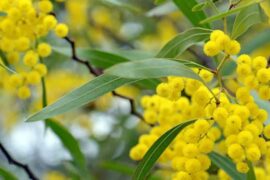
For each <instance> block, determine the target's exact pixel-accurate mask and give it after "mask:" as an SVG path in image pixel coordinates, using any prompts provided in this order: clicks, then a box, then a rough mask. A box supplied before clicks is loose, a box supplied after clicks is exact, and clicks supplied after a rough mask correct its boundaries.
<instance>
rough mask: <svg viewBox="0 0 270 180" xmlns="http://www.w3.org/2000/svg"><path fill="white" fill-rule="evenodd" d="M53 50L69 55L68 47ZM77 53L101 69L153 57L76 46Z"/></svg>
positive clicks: (146, 84) (152, 82)
mask: <svg viewBox="0 0 270 180" xmlns="http://www.w3.org/2000/svg"><path fill="white" fill-rule="evenodd" d="M53 50H54V51H55V52H57V53H59V54H62V55H64V56H67V57H71V49H70V48H60V47H54V48H53ZM77 53H78V56H79V57H80V58H82V59H84V60H88V61H89V62H90V63H91V64H92V65H93V66H95V67H97V68H102V69H106V68H109V67H111V66H113V65H115V64H119V63H123V62H128V61H131V60H133V59H130V58H131V57H132V58H134V57H136V58H137V60H140V59H145V58H148V57H153V56H152V55H151V54H148V53H147V52H141V51H125V53H126V54H124V52H122V51H120V52H116V53H115V52H114V53H111V52H106V51H100V50H95V49H89V48H78V49H77ZM119 54H121V55H119ZM0 65H1V64H0ZM159 82H160V81H159V80H157V79H144V80H142V81H138V82H137V83H136V85H138V86H139V87H142V88H146V89H155V88H156V86H157V85H158V84H159Z"/></svg>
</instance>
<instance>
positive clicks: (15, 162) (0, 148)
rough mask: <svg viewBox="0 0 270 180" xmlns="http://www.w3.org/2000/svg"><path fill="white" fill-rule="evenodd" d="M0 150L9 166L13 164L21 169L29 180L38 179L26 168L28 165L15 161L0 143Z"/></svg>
mask: <svg viewBox="0 0 270 180" xmlns="http://www.w3.org/2000/svg"><path fill="white" fill-rule="evenodd" d="M0 150H1V151H2V152H3V154H4V156H5V157H6V158H7V160H8V162H9V164H13V165H15V166H17V167H19V168H21V169H23V170H24V171H25V173H26V174H27V175H28V177H29V178H30V179H32V180H38V178H37V177H36V176H35V175H34V173H33V172H32V171H31V169H30V168H29V167H28V165H26V164H22V163H21V162H18V161H17V160H15V159H14V158H13V157H12V156H11V155H10V153H9V152H8V151H7V149H6V148H5V147H4V145H3V144H2V143H1V142H0Z"/></svg>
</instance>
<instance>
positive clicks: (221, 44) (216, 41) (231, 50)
mask: <svg viewBox="0 0 270 180" xmlns="http://www.w3.org/2000/svg"><path fill="white" fill-rule="evenodd" d="M240 49H241V46H240V44H239V43H238V42H237V41H236V40H231V39H230V37H229V36H228V35H227V34H225V33H224V32H223V31H220V30H215V31H213V33H211V36H210V41H208V42H207V43H206V44H205V45H204V49H203V50H204V53H205V54H206V55H207V56H215V55H217V54H218V53H220V51H224V52H225V53H226V54H229V55H235V54H238V53H239V51H240Z"/></svg>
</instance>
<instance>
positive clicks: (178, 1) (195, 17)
mask: <svg viewBox="0 0 270 180" xmlns="http://www.w3.org/2000/svg"><path fill="white" fill-rule="evenodd" d="M173 2H174V3H175V5H176V6H177V7H178V8H179V9H180V10H181V12H182V13H183V14H184V15H185V16H186V18H188V20H189V21H190V22H191V23H192V24H193V25H194V26H199V27H204V28H210V25H209V24H207V23H206V24H200V21H202V20H203V19H205V18H206V15H205V13H204V12H203V11H196V12H194V11H192V8H193V7H194V6H196V5H197V4H198V3H197V1H196V0H188V1H187V0H173Z"/></svg>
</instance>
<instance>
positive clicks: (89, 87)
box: [26, 75, 136, 121]
mask: <svg viewBox="0 0 270 180" xmlns="http://www.w3.org/2000/svg"><path fill="white" fill-rule="evenodd" d="M135 81H136V80H130V79H126V78H120V77H117V76H112V75H101V76H99V77H97V78H95V79H93V80H91V81H89V82H88V83H86V84H84V85H82V86H81V87H79V88H77V89H75V90H73V91H72V92H70V93H68V94H66V95H65V96H63V97H62V98H61V99H59V100H58V101H56V102H55V103H53V104H51V105H49V106H47V107H45V108H43V109H42V110H41V111H39V112H37V113H36V114H34V115H32V116H31V117H29V118H28V119H27V120H26V121H38V120H44V119H47V118H51V117H53V116H55V115H58V114H62V113H64V112H67V111H70V110H72V109H75V108H78V107H81V106H83V105H85V104H87V103H89V102H92V101H94V100H95V99H96V98H98V97H100V96H102V95H104V94H106V93H108V92H110V91H112V90H114V89H116V88H118V87H120V86H123V85H125V84H129V83H133V82H135Z"/></svg>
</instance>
